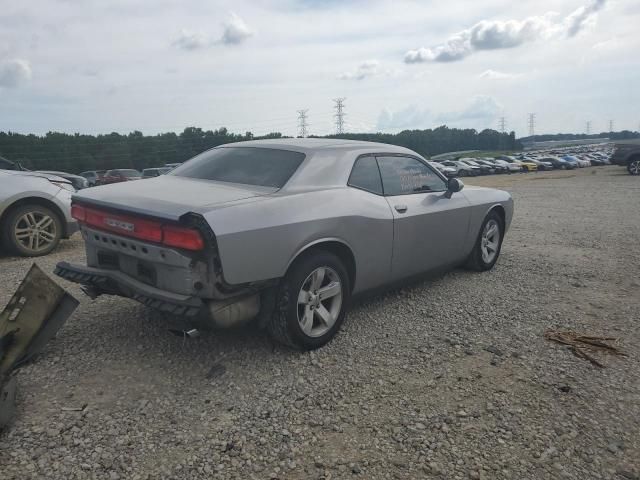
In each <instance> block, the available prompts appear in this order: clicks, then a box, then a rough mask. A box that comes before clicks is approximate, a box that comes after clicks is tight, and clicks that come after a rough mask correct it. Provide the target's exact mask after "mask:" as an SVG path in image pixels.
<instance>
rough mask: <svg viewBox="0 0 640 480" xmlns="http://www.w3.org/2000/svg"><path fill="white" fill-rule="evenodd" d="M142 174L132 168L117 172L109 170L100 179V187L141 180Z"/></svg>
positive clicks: (121, 169)
mask: <svg viewBox="0 0 640 480" xmlns="http://www.w3.org/2000/svg"><path fill="white" fill-rule="evenodd" d="M141 178H142V174H141V173H140V172H139V171H138V170H134V169H132V168H120V169H117V170H107V171H106V173H105V174H104V176H103V177H102V178H101V179H100V182H99V185H108V184H110V183H120V182H128V181H131V180H140V179H141Z"/></svg>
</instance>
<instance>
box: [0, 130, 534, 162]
mask: <svg viewBox="0 0 640 480" xmlns="http://www.w3.org/2000/svg"><path fill="white" fill-rule="evenodd" d="M264 138H283V136H282V134H280V133H278V132H274V133H270V134H268V135H264V136H260V137H257V136H254V135H253V134H252V133H251V132H246V133H244V134H237V133H232V132H229V131H228V130H227V129H226V128H224V127H223V128H219V129H217V130H203V129H201V128H197V127H188V128H185V129H184V130H183V131H182V132H181V133H175V132H168V133H161V134H157V135H144V134H143V133H142V132H140V131H134V132H131V133H128V134H119V133H115V132H114V133H110V134H106V135H86V134H80V133H75V134H67V133H59V132H49V133H47V134H46V135H33V134H29V135H25V134H20V133H15V132H0V156H3V157H5V158H7V159H9V160H11V161H14V162H19V163H21V164H22V165H23V166H24V167H26V168H28V169H30V170H58V171H65V172H69V173H79V172H83V171H87V170H108V169H111V168H135V169H137V170H142V169H144V168H150V167H159V166H162V165H165V164H167V163H178V162H184V161H185V160H187V159H189V158H191V157H193V156H194V155H197V154H198V153H200V152H203V151H205V150H207V149H209V148H213V147H216V146H218V145H223V144H225V143H233V142H241V141H245V140H257V139H264ZM324 138H343V139H353V140H368V141H373V142H382V143H390V144H393V145H400V146H403V147H407V148H410V149H412V150H414V151H416V152H418V153H420V154H422V155H424V156H427V157H428V156H432V155H437V154H439V153H445V152H451V151H458V150H519V149H521V148H522V145H521V144H520V142H518V141H517V140H516V138H515V133H514V132H511V133H500V132H498V131H496V130H490V129H487V130H482V131H480V132H478V131H476V130H474V129H458V128H449V127H446V126H441V127H438V128H435V129H427V130H405V131H402V132H400V133H397V134H390V133H349V134H343V135H329V136H327V137H324Z"/></svg>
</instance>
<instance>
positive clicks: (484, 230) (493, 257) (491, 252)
mask: <svg viewBox="0 0 640 480" xmlns="http://www.w3.org/2000/svg"><path fill="white" fill-rule="evenodd" d="M503 236H504V224H503V221H502V217H501V216H500V215H499V214H498V213H497V212H496V211H495V210H494V211H491V212H489V214H488V215H487V216H486V218H485V219H484V222H483V223H482V227H481V228H480V233H479V234H478V238H477V239H476V243H475V245H474V247H473V250H472V251H471V255H469V259H468V260H467V267H468V268H470V269H472V270H477V271H479V272H483V271H486V270H491V269H492V268H493V266H494V265H495V264H496V262H497V261H498V256H500V249H501V248H502V238H503Z"/></svg>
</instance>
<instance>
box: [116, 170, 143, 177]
mask: <svg viewBox="0 0 640 480" xmlns="http://www.w3.org/2000/svg"><path fill="white" fill-rule="evenodd" d="M116 172H117V173H119V174H120V175H122V176H123V177H127V178H131V177H139V176H140V172H138V171H137V170H117V171H116Z"/></svg>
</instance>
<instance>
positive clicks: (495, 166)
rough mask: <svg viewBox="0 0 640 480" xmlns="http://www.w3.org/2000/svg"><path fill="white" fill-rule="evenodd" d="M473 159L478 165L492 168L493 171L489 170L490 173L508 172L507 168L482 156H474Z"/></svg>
mask: <svg viewBox="0 0 640 480" xmlns="http://www.w3.org/2000/svg"><path fill="white" fill-rule="evenodd" d="M474 161H475V162H476V163H477V164H479V165H486V166H487V167H489V168H491V169H493V172H490V173H508V172H509V169H508V168H507V167H505V166H503V165H500V164H497V163H495V162H492V161H490V160H487V159H484V158H476V159H475V160H474Z"/></svg>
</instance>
